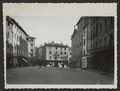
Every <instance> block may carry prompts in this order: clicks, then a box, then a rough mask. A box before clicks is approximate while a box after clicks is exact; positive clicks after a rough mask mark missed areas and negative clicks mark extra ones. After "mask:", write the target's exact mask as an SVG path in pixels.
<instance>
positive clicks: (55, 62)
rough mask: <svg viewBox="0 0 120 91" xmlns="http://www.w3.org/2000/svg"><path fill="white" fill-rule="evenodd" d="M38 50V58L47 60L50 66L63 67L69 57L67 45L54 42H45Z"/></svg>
mask: <svg viewBox="0 0 120 91" xmlns="http://www.w3.org/2000/svg"><path fill="white" fill-rule="evenodd" d="M38 50H39V55H40V56H39V60H42V61H44V62H47V64H48V65H50V66H59V67H62V66H64V67H65V66H67V63H68V60H69V59H70V57H71V53H70V51H69V50H70V49H69V46H67V45H63V44H58V43H54V42H51V43H45V44H44V46H41V47H40V48H38ZM44 62H43V63H44Z"/></svg>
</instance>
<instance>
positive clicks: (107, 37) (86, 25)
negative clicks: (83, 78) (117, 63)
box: [71, 17, 114, 70]
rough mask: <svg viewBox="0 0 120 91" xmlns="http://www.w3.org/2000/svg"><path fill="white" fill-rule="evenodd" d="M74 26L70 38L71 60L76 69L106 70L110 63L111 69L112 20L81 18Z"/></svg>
mask: <svg viewBox="0 0 120 91" xmlns="http://www.w3.org/2000/svg"><path fill="white" fill-rule="evenodd" d="M76 26H77V28H75V29H74V32H73V34H72V36H71V40H72V60H73V62H74V63H76V67H81V68H87V67H93V68H95V69H101V70H103V69H104V70H105V69H106V70H108V68H110V67H108V66H107V64H108V63H109V62H110V63H109V66H111V68H113V59H114V18H113V17H81V18H80V20H79V21H78V23H77V24H76ZM108 55H109V56H111V58H110V59H109V57H108ZM107 58H108V59H107ZM107 60H110V61H109V62H108V61H107ZM107 62H108V63H107ZM103 66H104V67H103ZM105 66H106V67H105ZM109 70H110V69H109Z"/></svg>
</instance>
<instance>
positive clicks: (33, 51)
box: [28, 37, 36, 58]
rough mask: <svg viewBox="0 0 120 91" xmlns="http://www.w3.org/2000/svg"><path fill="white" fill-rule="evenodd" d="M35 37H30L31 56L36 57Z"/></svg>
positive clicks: (29, 48)
mask: <svg viewBox="0 0 120 91" xmlns="http://www.w3.org/2000/svg"><path fill="white" fill-rule="evenodd" d="M35 39H36V38H35V37H29V47H28V50H29V57H30V58H34V57H35Z"/></svg>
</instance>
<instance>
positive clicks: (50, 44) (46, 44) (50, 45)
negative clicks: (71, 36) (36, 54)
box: [44, 43, 69, 47]
mask: <svg viewBox="0 0 120 91" xmlns="http://www.w3.org/2000/svg"><path fill="white" fill-rule="evenodd" d="M44 46H48V47H69V46H68V45H63V44H59V43H45V44H44Z"/></svg>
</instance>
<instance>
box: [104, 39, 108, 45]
mask: <svg viewBox="0 0 120 91" xmlns="http://www.w3.org/2000/svg"><path fill="white" fill-rule="evenodd" d="M106 42H107V38H106V37H105V38H104V44H105V45H106Z"/></svg>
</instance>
